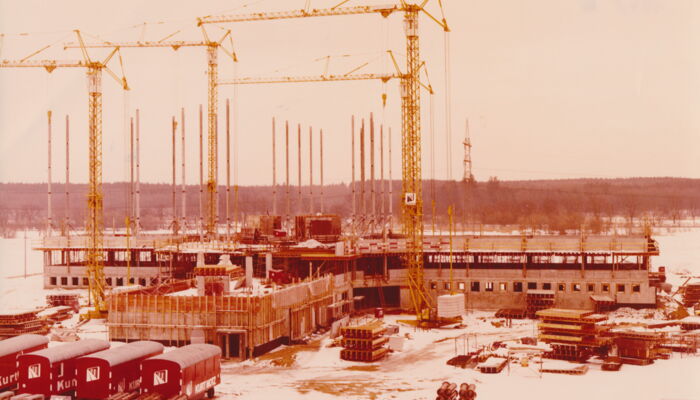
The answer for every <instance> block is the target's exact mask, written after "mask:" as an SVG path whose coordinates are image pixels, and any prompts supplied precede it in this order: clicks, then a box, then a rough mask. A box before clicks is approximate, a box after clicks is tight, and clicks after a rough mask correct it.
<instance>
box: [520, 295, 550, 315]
mask: <svg viewBox="0 0 700 400" xmlns="http://www.w3.org/2000/svg"><path fill="white" fill-rule="evenodd" d="M525 300H526V302H527V316H528V318H533V319H534V318H537V311H540V310H544V309H547V308H552V307H554V291H553V290H528V291H527V295H526V297H525Z"/></svg>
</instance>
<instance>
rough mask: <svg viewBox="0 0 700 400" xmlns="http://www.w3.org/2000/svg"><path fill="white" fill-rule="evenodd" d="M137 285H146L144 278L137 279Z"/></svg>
mask: <svg viewBox="0 0 700 400" xmlns="http://www.w3.org/2000/svg"><path fill="white" fill-rule="evenodd" d="M139 285H141V286H143V287H146V278H141V279H139Z"/></svg>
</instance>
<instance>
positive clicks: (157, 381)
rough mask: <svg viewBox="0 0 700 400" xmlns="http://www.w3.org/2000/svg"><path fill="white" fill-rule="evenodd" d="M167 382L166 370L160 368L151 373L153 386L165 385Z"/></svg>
mask: <svg viewBox="0 0 700 400" xmlns="http://www.w3.org/2000/svg"><path fill="white" fill-rule="evenodd" d="M166 383H168V370H167V369H161V370H160V371H156V372H155V373H154V374H153V386H158V385H165V384H166Z"/></svg>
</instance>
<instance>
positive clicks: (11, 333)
mask: <svg viewBox="0 0 700 400" xmlns="http://www.w3.org/2000/svg"><path fill="white" fill-rule="evenodd" d="M48 332H49V326H48V321H47V320H46V319H44V318H41V317H39V316H38V315H37V311H24V312H17V313H9V314H2V315H0V339H7V338H11V337H15V336H18V335H22V334H25V333H36V334H39V335H45V334H47V333H48Z"/></svg>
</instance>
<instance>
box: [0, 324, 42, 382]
mask: <svg viewBox="0 0 700 400" xmlns="http://www.w3.org/2000/svg"><path fill="white" fill-rule="evenodd" d="M48 343H49V339H47V338H46V337H45V336H41V335H32V334H28V335H20V336H15V337H13V338H10V339H5V340H2V341H0V392H2V391H3V390H12V389H14V388H15V385H17V375H18V374H17V357H19V356H20V355H22V354H25V353H31V352H32V351H37V350H41V349H45V348H46V347H47V346H48Z"/></svg>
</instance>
